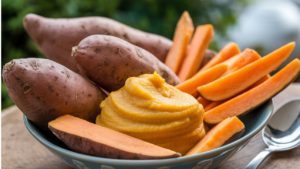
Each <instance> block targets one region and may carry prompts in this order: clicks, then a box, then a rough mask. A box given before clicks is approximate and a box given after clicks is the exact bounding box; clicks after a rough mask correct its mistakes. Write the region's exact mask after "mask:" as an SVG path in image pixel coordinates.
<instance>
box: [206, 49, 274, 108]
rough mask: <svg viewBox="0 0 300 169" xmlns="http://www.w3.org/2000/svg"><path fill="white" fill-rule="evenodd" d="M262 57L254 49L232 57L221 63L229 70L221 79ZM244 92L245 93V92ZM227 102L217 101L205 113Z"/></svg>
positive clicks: (264, 78) (208, 106) (261, 80)
mask: <svg viewBox="0 0 300 169" xmlns="http://www.w3.org/2000/svg"><path fill="white" fill-rule="evenodd" d="M260 58H261V57H260V56H259V54H258V53H257V52H255V51H254V50H252V49H245V50H244V51H243V52H242V53H240V54H237V55H235V56H234V57H231V58H230V59H228V60H226V61H224V62H222V63H220V64H226V65H227V66H228V68H227V70H226V72H225V73H223V75H222V76H221V77H224V76H226V75H228V74H230V73H232V72H235V71H236V70H239V69H240V68H242V67H244V66H246V65H248V64H250V63H252V62H254V61H256V60H258V59H260ZM220 64H219V65H220ZM267 77H270V75H267V76H264V77H263V78H262V79H260V80H259V81H258V82H256V83H255V84H254V85H258V84H259V83H262V82H263V80H266V79H267ZM254 85H253V86H251V87H249V88H248V89H246V90H245V91H247V90H249V89H251V88H253V87H254ZM245 91H243V92H245ZM224 102H225V100H222V101H215V102H211V103H210V104H209V105H207V106H206V107H205V108H204V110H205V112H207V111H208V110H210V109H213V108H215V107H217V106H218V105H220V104H222V103H224Z"/></svg>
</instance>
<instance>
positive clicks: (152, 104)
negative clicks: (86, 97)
mask: <svg viewBox="0 0 300 169" xmlns="http://www.w3.org/2000/svg"><path fill="white" fill-rule="evenodd" d="M100 107H101V109H102V110H101V114H100V115H98V117H97V119H96V124H98V125H101V126H104V127H107V128H110V129H113V130H116V131H119V132H122V133H125V134H128V135H131V136H133V137H136V138H139V139H142V140H145V141H148V142H150V143H153V144H156V145H158V146H161V147H164V148H168V149H171V150H173V151H176V152H179V153H181V154H182V155H184V154H185V153H186V152H187V151H188V150H189V149H191V148H192V147H193V146H194V145H195V144H196V143H198V142H199V140H200V139H201V138H202V137H203V136H204V135H205V130H204V126H203V123H202V121H203V114H204V110H203V107H202V105H200V104H199V103H198V102H197V100H196V99H195V98H194V97H192V96H191V95H189V94H186V93H183V92H181V91H179V90H178V89H176V88H175V87H173V86H171V85H169V84H167V83H165V81H164V79H162V78H161V77H160V76H159V75H158V74H157V73H156V72H155V73H154V74H153V75H151V74H144V75H141V76H139V77H131V78H128V79H127V80H126V83H125V86H124V87H123V88H121V89H119V90H118V91H115V92H112V93H110V95H109V96H108V97H107V98H106V99H105V100H104V101H103V102H102V103H101V104H100Z"/></svg>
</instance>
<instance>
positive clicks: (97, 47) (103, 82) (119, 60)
mask: <svg viewBox="0 0 300 169" xmlns="http://www.w3.org/2000/svg"><path fill="white" fill-rule="evenodd" d="M72 56H73V57H74V59H75V60H76V63H77V66H78V68H79V70H80V71H81V73H82V74H83V75H85V76H86V77H88V78H89V79H90V80H91V81H93V82H95V83H96V84H97V85H99V86H101V87H102V88H103V89H105V90H107V91H109V92H110V91H115V90H118V89H120V88H121V87H122V86H124V84H125V81H126V79H127V78H128V77H137V76H139V75H142V74H146V73H148V74H152V73H154V71H156V72H157V73H158V74H159V75H160V76H161V77H163V78H164V79H165V80H166V82H167V83H169V84H171V85H177V84H179V83H180V80H179V78H178V77H177V76H176V74H175V73H174V72H172V71H171V70H170V69H169V68H168V67H167V66H166V65H165V64H163V63H162V62H160V61H159V60H158V59H157V58H156V57H155V56H153V55H152V54H151V53H149V52H148V51H146V50H144V49H142V48H140V47H137V46H135V45H132V44H130V43H128V42H126V41H124V40H122V39H119V38H117V37H113V36H108V35H91V36H89V37H87V38H85V39H83V40H82V41H81V42H80V43H79V45H78V46H76V47H74V48H73V51H72Z"/></svg>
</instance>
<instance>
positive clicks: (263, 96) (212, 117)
mask: <svg viewBox="0 0 300 169" xmlns="http://www.w3.org/2000/svg"><path fill="white" fill-rule="evenodd" d="M299 71H300V61H299V60H298V59H295V60H293V61H292V62H291V63H289V64H288V65H287V66H286V67H284V68H283V69H281V70H280V71H279V72H278V73H276V74H275V75H274V76H272V77H271V78H269V79H268V80H266V81H265V82H263V83H262V84H260V85H258V86H256V87H254V88H252V89H251V90H248V91H246V92H245V93H242V94H240V95H238V96H236V97H234V98H233V99H230V100H228V101H227V102H225V103H223V104H221V105H219V106H218V107H215V108H214V109H211V110H210V111H208V112H206V113H205V114H204V121H205V122H206V123H208V124H217V123H219V122H221V121H222V120H224V119H226V118H228V117H233V116H241V115H245V114H246V113H248V112H249V111H250V110H252V109H254V108H255V107H257V106H259V105H261V104H263V103H264V102H266V101H267V100H269V99H271V98H272V97H274V96H275V95H276V94H277V93H278V92H280V91H281V90H283V89H284V88H285V87H286V86H288V84H290V83H291V82H292V81H293V79H294V78H296V77H297V75H298V74H299Z"/></svg>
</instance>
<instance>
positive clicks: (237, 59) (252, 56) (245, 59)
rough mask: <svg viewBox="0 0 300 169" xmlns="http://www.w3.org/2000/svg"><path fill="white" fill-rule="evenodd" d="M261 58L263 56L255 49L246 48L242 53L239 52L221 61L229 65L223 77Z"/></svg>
mask: <svg viewBox="0 0 300 169" xmlns="http://www.w3.org/2000/svg"><path fill="white" fill-rule="evenodd" d="M260 58H261V56H260V55H259V54H258V53H257V52H256V51H255V50H253V49H245V50H244V51H243V52H242V53H240V54H237V55H235V56H233V57H231V58H230V59H228V60H226V61H224V62H222V63H221V64H226V65H228V69H227V70H226V72H224V73H223V75H222V76H221V77H224V76H227V75H229V74H231V73H233V72H235V71H237V70H239V69H241V68H243V67H245V66H246V65H248V64H250V63H252V62H254V61H256V60H259V59H260Z"/></svg>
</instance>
